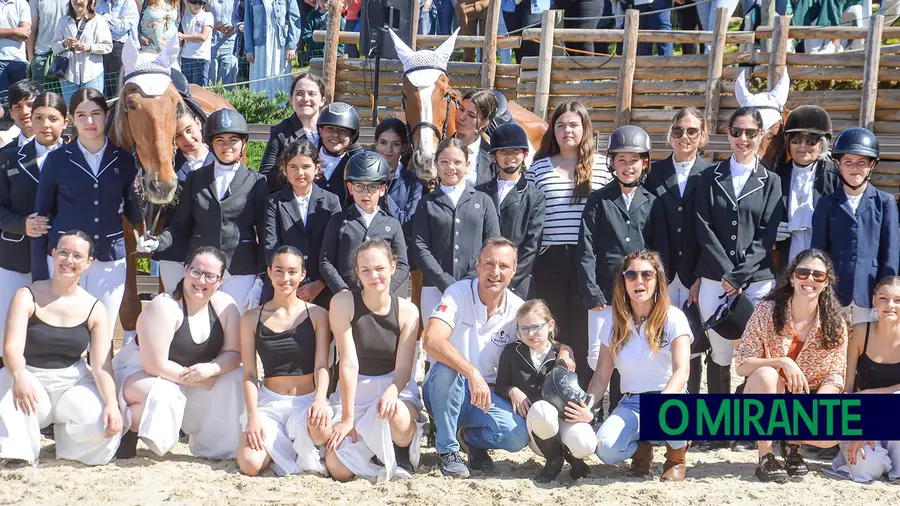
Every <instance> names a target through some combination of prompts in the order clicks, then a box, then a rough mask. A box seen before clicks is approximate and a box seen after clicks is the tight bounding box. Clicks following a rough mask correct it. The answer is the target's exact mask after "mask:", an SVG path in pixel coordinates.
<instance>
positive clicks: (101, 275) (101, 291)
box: [47, 256, 128, 335]
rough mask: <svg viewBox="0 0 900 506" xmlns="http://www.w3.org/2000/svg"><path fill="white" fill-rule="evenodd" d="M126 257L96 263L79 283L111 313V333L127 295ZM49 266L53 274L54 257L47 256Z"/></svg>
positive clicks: (51, 274)
mask: <svg viewBox="0 0 900 506" xmlns="http://www.w3.org/2000/svg"><path fill="white" fill-rule="evenodd" d="M125 262H126V260H125V259H124V258H122V259H119V260H113V261H111V262H99V261H97V260H94V263H92V264H91V266H90V267H88V269H87V270H86V271H84V273H83V274H82V275H81V281H80V282H79V283H78V284H80V285H81V287H82V288H84V289H85V290H86V291H87V293H89V294H91V295H93V296H94V297H97V298H98V299H100V302H102V303H103V306H104V307H106V312H107V314H108V315H109V330H110V335H112V332H114V331H115V328H116V320H118V319H119V308H120V307H122V298H123V297H125V277H126V276H127V274H128V272H127V270H126V268H125ZM47 266H48V268H49V269H50V270H49V272H50V276H51V277H52V276H53V257H51V256H47Z"/></svg>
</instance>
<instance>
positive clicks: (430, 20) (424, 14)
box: [419, 0, 515, 35]
mask: <svg viewBox="0 0 900 506" xmlns="http://www.w3.org/2000/svg"><path fill="white" fill-rule="evenodd" d="M504 1H506V0H504ZM509 1H510V2H515V0H509ZM438 2H440V0H419V35H434V31H435V30H437V26H438V5H437V4H438Z"/></svg>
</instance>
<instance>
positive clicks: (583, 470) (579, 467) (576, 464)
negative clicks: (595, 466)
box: [563, 447, 591, 481]
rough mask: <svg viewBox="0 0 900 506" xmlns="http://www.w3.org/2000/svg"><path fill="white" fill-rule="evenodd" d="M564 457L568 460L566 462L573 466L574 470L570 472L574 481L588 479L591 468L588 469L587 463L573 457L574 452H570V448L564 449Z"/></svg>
mask: <svg viewBox="0 0 900 506" xmlns="http://www.w3.org/2000/svg"><path fill="white" fill-rule="evenodd" d="M563 455H564V457H565V459H566V462H568V463H569V465H570V466H572V469H570V470H569V476H571V477H572V479H573V480H576V481H577V480H580V479H581V478H587V477H588V476H590V475H591V468H590V467H588V465H587V463H585V461H584V459H579V458H576V457H575V456H574V455H572V452H570V451H569V449H568V448H565V447H564V448H563Z"/></svg>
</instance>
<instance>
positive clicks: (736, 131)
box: [728, 127, 759, 139]
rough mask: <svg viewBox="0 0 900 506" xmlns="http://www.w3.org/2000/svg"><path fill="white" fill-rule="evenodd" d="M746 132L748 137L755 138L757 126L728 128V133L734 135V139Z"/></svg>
mask: <svg viewBox="0 0 900 506" xmlns="http://www.w3.org/2000/svg"><path fill="white" fill-rule="evenodd" d="M744 134H747V138H748V139H755V138H756V136H757V135H759V129H758V128H738V127H731V128H729V129H728V135H730V136H732V137H734V138H735V139H740V138H741V136H742V135H744Z"/></svg>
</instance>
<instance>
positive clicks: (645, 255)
mask: <svg viewBox="0 0 900 506" xmlns="http://www.w3.org/2000/svg"><path fill="white" fill-rule="evenodd" d="M635 260H645V261H647V262H650V264H651V265H652V266H653V269H654V270H655V271H656V291H655V294H654V299H653V300H654V303H653V309H651V310H650V315H649V316H648V317H647V322H646V327H645V328H644V335H646V336H647V344H649V345H650V350H652V351H653V354H654V355H656V354H657V353H659V350H660V348H662V341H663V332H664V331H665V327H666V317H667V316H668V314H669V304H670V300H669V287H668V285H667V283H666V271H665V268H664V267H663V264H662V260H660V258H659V254H658V253H656V252H655V251H649V250H640V251H635V252H634V253H631V254H630V255H628V256H627V257H625V260H623V261H622V266H621V267H620V268H619V272H618V276H616V281H615V292H614V294H613V301H612V312H613V332H612V339H610V343H609V351H610V352H612V355H613V358H614V359H615V357H616V353H618V352H619V351H621V350H622V348H624V347H625V344H626V343H627V342H628V339H629V338H630V337H631V334H632V332H631V326H632V324H633V322H634V313H633V312H632V309H631V298H630V297H629V296H628V291H627V290H626V289H625V275H624V274H625V271H626V270H628V266H629V265H631V263H632V262H634V261H635Z"/></svg>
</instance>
